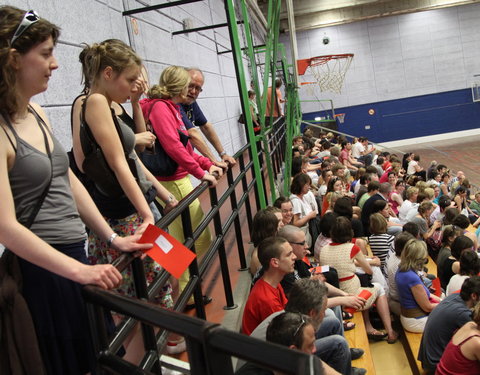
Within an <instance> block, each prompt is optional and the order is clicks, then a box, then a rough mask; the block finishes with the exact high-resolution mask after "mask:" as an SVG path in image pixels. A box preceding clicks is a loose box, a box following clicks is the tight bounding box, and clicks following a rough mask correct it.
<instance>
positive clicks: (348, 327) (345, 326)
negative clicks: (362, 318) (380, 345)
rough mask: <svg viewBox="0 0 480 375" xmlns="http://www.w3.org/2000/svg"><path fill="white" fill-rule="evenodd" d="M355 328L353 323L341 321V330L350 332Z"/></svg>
mask: <svg viewBox="0 0 480 375" xmlns="http://www.w3.org/2000/svg"><path fill="white" fill-rule="evenodd" d="M355 326H356V324H355V323H353V322H346V321H343V330H344V331H350V330H352V329H354V328H355Z"/></svg>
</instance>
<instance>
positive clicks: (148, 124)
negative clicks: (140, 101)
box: [145, 99, 165, 140]
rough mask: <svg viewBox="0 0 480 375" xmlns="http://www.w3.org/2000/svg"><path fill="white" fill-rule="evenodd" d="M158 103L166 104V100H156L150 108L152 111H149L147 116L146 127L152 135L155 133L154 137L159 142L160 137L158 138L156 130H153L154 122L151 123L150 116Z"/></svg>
mask: <svg viewBox="0 0 480 375" xmlns="http://www.w3.org/2000/svg"><path fill="white" fill-rule="evenodd" d="M158 102H165V100H163V99H156V100H155V101H154V102H153V104H152V106H151V107H150V109H149V110H148V115H147V119H146V121H145V127H146V128H147V130H148V131H149V132H151V133H153V135H155V137H156V138H155V139H156V140H158V136H157V133H155V130H154V129H153V125H152V122H151V121H150V114H151V113H152V110H153V107H155V104H157V103H158Z"/></svg>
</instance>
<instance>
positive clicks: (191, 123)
mask: <svg viewBox="0 0 480 375" xmlns="http://www.w3.org/2000/svg"><path fill="white" fill-rule="evenodd" d="M180 114H181V115H182V120H183V123H184V124H185V127H186V128H187V130H188V129H191V128H193V127H195V126H203V125H205V124H206V123H207V122H208V120H207V118H206V117H205V115H204V114H203V112H202V110H201V109H200V107H199V106H198V104H197V102H193V103H192V104H181V105H180Z"/></svg>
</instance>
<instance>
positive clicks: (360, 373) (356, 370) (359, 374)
mask: <svg viewBox="0 0 480 375" xmlns="http://www.w3.org/2000/svg"><path fill="white" fill-rule="evenodd" d="M366 373H367V370H365V369H364V368H361V367H352V371H350V374H351V375H365V374H366Z"/></svg>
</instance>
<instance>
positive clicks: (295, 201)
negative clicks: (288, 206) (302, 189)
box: [290, 191, 318, 219]
mask: <svg viewBox="0 0 480 375" xmlns="http://www.w3.org/2000/svg"><path fill="white" fill-rule="evenodd" d="M290 200H291V201H292V205H293V214H294V215H297V214H299V215H300V216H299V219H302V218H303V217H304V216H307V215H308V214H309V213H310V212H312V211H314V210H315V211H317V212H318V206H317V201H316V200H315V195H313V193H312V192H311V191H309V192H308V193H307V194H305V195H304V196H303V197H302V199H300V198H299V197H298V196H297V195H295V194H292V195H290Z"/></svg>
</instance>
